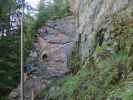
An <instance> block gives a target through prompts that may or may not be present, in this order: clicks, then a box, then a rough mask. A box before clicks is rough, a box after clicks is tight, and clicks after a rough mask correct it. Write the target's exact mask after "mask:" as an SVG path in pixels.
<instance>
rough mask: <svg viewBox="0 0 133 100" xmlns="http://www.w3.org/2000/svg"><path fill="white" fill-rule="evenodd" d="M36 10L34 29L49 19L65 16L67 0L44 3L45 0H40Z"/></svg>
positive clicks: (53, 0)
mask: <svg viewBox="0 0 133 100" xmlns="http://www.w3.org/2000/svg"><path fill="white" fill-rule="evenodd" d="M38 10H39V13H38V14H37V21H36V29H38V28H40V27H41V26H42V25H44V24H45V23H46V22H47V21H48V20H49V19H54V18H60V17H64V16H67V15H68V2H67V0H52V1H49V2H47V3H46V2H45V0H40V4H39V6H38Z"/></svg>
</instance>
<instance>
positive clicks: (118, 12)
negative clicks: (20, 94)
mask: <svg viewBox="0 0 133 100" xmlns="http://www.w3.org/2000/svg"><path fill="white" fill-rule="evenodd" d="M69 4H70V8H69V10H70V11H71V12H72V14H73V15H74V18H75V23H76V24H75V25H76V33H77V34H76V42H75V46H74V47H73V51H72V53H71V56H70V65H71V75H68V76H66V77H64V78H63V79H56V80H54V84H51V85H50V87H48V88H47V89H45V90H44V91H42V94H40V95H41V96H40V97H44V98H45V99H42V100H51V99H52V100H132V99H133V65H132V61H133V60H132V59H133V48H132V46H133V42H132V41H133V7H132V5H133V0H69Z"/></svg>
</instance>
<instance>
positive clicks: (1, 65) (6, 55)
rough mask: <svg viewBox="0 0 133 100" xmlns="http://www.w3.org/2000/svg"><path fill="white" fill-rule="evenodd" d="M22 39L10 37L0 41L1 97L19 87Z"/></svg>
mask: <svg viewBox="0 0 133 100" xmlns="http://www.w3.org/2000/svg"><path fill="white" fill-rule="evenodd" d="M19 40H20V37H18V36H10V37H2V38H1V39H0V48H1V49H0V55H1V56H0V79H1V81H0V97H1V98H2V97H4V96H6V95H8V93H9V92H10V91H11V90H12V89H13V88H15V87H16V86H17V84H18V82H19V77H20V50H19V48H20V47H19V46H20V42H19Z"/></svg>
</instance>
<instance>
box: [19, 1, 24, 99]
mask: <svg viewBox="0 0 133 100" xmlns="http://www.w3.org/2000/svg"><path fill="white" fill-rule="evenodd" d="M23 19H24V0H22V16H21V83H20V85H21V86H20V95H21V100H24V84H23V81H24V71H23Z"/></svg>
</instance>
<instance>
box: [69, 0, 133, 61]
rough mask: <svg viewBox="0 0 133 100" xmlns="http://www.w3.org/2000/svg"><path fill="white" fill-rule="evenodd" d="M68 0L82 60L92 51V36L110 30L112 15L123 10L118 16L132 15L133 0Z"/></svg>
mask: <svg viewBox="0 0 133 100" xmlns="http://www.w3.org/2000/svg"><path fill="white" fill-rule="evenodd" d="M69 2H70V6H71V7H70V10H71V11H72V12H73V13H74V15H75V17H76V24H77V28H76V30H77V33H79V34H81V35H80V36H81V52H80V54H81V56H82V60H84V59H85V58H86V57H88V56H89V55H90V54H91V53H92V52H93V51H94V49H93V46H94V45H95V44H94V36H95V35H96V34H97V33H98V32H99V33H100V31H103V32H104V33H109V32H110V31H112V28H113V26H112V23H113V22H112V21H113V18H112V16H114V15H115V14H117V13H122V12H123V13H122V14H121V15H119V18H123V19H128V18H131V17H132V15H131V12H132V4H133V0H69ZM127 9H128V10H127ZM124 12H125V14H124ZM107 35H108V34H106V37H107ZM106 37H105V38H106Z"/></svg>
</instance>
